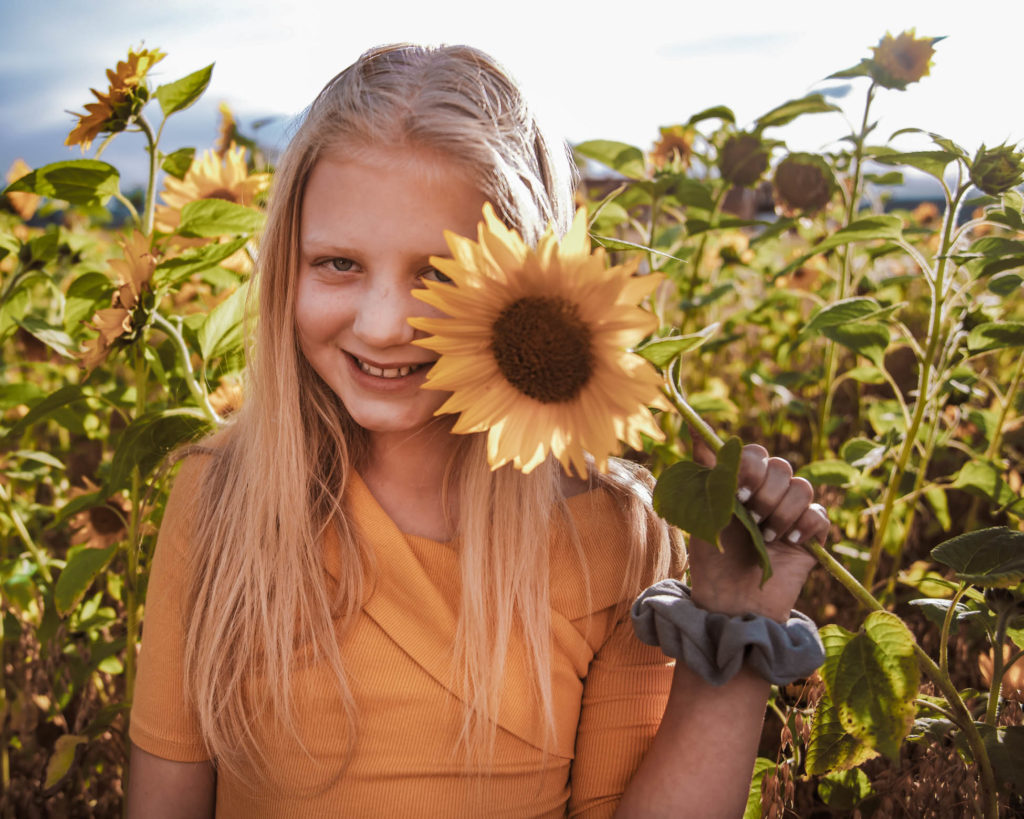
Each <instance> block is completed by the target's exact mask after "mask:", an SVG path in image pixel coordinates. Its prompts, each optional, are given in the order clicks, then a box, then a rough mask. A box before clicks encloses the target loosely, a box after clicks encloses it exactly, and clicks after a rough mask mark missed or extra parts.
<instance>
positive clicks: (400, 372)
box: [352, 356, 433, 378]
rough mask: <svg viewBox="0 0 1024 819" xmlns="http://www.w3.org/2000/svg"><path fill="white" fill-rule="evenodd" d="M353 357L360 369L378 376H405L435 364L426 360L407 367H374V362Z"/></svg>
mask: <svg viewBox="0 0 1024 819" xmlns="http://www.w3.org/2000/svg"><path fill="white" fill-rule="evenodd" d="M352 358H353V360H354V361H355V362H356V366H358V367H359V369H360V370H362V371H363V372H364V373H366V374H367V375H374V376H376V377H377V378H404V377H405V376H407V375H409V374H410V373H414V372H416V371H417V370H422V369H423V368H424V367H429V366H430V365H431V364H433V362H432V361H424V362H422V363H420V364H409V365H408V366H405V367H390V368H389V367H374V366H373V365H372V364H367V363H366V362H365V361H361V360H360V359H358V358H356V357H355V356H352Z"/></svg>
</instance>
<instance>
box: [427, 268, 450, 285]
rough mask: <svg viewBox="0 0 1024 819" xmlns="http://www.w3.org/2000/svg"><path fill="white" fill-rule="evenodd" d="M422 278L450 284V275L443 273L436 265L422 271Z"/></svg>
mask: <svg viewBox="0 0 1024 819" xmlns="http://www.w3.org/2000/svg"><path fill="white" fill-rule="evenodd" d="M423 278H424V279H426V280H427V281H432V282H439V283H440V284H451V283H452V280H451V278H450V277H448V276H446V275H444V273H442V272H441V271H440V270H438V269H437V268H436V267H429V268H427V269H426V270H425V271H424V272H423Z"/></svg>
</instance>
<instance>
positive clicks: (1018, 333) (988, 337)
mask: <svg viewBox="0 0 1024 819" xmlns="http://www.w3.org/2000/svg"><path fill="white" fill-rule="evenodd" d="M1003 347H1024V321H993V322H988V323H986V324H979V325H978V326H977V327H974V328H973V329H972V330H971V334H970V335H969V336H968V337H967V349H968V350H970V351H971V352H972V353H981V352H988V351H989V350H999V349H1002V348H1003Z"/></svg>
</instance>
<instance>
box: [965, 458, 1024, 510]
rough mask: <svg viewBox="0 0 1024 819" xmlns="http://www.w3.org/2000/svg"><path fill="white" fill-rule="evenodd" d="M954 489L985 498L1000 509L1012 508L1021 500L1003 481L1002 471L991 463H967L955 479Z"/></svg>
mask: <svg viewBox="0 0 1024 819" xmlns="http://www.w3.org/2000/svg"><path fill="white" fill-rule="evenodd" d="M953 487H954V488H956V489H964V490H966V491H968V492H970V493H971V494H972V495H977V496H978V497H982V498H985V499H986V500H989V501H991V502H992V503H993V504H995V505H996V507H998V508H999V509H1003V508H1005V507H1008V506H1011V505H1012V504H1015V503H1017V501H1019V500H1020V496H1019V495H1018V494H1017V493H1016V492H1014V491H1013V490H1012V489H1011V488H1010V485H1009V484H1008V483H1007V482H1006V481H1005V480H1004V479H1003V473H1002V470H1001V469H999V468H998V467H997V466H996V465H995V464H993V463H992V462H991V461H969V462H967V463H965V464H964V465H963V466H962V467H960V471H959V472H958V473H957V475H956V478H954V480H953Z"/></svg>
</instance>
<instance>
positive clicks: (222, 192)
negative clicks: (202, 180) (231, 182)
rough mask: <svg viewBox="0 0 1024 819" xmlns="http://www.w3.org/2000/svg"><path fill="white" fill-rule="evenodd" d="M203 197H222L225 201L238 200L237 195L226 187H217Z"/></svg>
mask: <svg viewBox="0 0 1024 819" xmlns="http://www.w3.org/2000/svg"><path fill="white" fill-rule="evenodd" d="M203 199H223V200H224V201H225V202H238V197H237V196H235V194H234V192H232V191H229V190H228V189H227V188H217V190H215V191H211V192H210V193H208V194H206V196H204V197H203Z"/></svg>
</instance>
